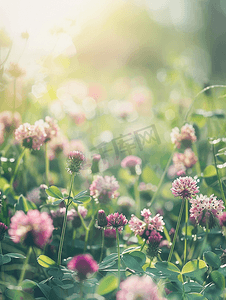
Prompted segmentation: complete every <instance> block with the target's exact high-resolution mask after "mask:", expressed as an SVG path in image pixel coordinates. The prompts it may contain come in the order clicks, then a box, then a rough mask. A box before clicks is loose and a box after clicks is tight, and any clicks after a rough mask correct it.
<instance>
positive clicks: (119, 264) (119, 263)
mask: <svg viewBox="0 0 226 300" xmlns="http://www.w3.org/2000/svg"><path fill="white" fill-rule="evenodd" d="M116 239H117V246H118V289H119V285H120V268H121V261H120V247H119V233H118V228H116Z"/></svg>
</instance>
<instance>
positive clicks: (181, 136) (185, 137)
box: [170, 123, 197, 148]
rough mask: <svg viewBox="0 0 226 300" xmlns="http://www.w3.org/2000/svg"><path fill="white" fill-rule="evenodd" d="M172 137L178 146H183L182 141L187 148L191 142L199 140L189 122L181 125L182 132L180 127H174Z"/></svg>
mask: <svg viewBox="0 0 226 300" xmlns="http://www.w3.org/2000/svg"><path fill="white" fill-rule="evenodd" d="M170 137H171V141H172V143H173V144H175V145H176V146H177V148H180V147H181V143H183V144H184V146H185V147H186V148H187V147H188V146H189V147H190V145H191V143H193V142H196V140H197V138H196V135H195V129H194V127H193V126H192V125H190V124H188V123H186V124H185V125H184V126H182V127H181V132H180V130H179V128H178V127H175V128H173V129H172V132H171V134H170Z"/></svg>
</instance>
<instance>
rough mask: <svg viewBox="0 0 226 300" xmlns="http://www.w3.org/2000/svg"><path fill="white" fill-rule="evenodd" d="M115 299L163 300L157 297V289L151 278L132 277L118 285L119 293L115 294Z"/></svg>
mask: <svg viewBox="0 0 226 300" xmlns="http://www.w3.org/2000/svg"><path fill="white" fill-rule="evenodd" d="M116 299H117V300H125V299H128V300H129V299H131V300H132V299H145V300H164V299H165V298H162V297H161V296H159V293H158V287H157V285H156V284H155V283H154V282H153V281H152V279H151V277H149V276H142V277H139V276H136V275H132V276H130V277H128V278H127V279H126V280H125V281H123V282H121V283H120V291H118V292H117V295H116Z"/></svg>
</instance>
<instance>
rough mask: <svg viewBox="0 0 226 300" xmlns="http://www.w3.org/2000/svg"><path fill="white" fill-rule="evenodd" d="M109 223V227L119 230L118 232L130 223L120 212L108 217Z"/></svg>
mask: <svg viewBox="0 0 226 300" xmlns="http://www.w3.org/2000/svg"><path fill="white" fill-rule="evenodd" d="M107 221H108V224H107V227H112V228H117V229H118V231H122V230H123V227H124V226H125V225H126V224H127V223H128V220H127V219H126V217H125V216H124V215H123V214H119V213H118V212H116V213H114V214H110V215H108V216H107Z"/></svg>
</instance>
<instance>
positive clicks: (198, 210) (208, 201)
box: [190, 194, 225, 229]
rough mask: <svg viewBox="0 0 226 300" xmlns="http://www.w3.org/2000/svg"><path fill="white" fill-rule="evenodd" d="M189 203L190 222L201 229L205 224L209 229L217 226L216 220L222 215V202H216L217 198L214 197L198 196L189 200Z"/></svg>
mask: <svg viewBox="0 0 226 300" xmlns="http://www.w3.org/2000/svg"><path fill="white" fill-rule="evenodd" d="M190 202H191V208H190V220H191V221H192V222H193V223H195V224H197V225H200V226H202V227H206V224H208V227H209V228H210V229H211V228H213V227H215V226H216V225H217V223H218V218H219V217H220V216H221V215H222V213H223V209H224V208H225V207H224V202H223V201H222V200H217V197H216V196H215V197H214V195H211V196H210V197H207V196H206V195H202V194H200V196H198V195H197V196H196V199H191V200H190Z"/></svg>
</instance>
